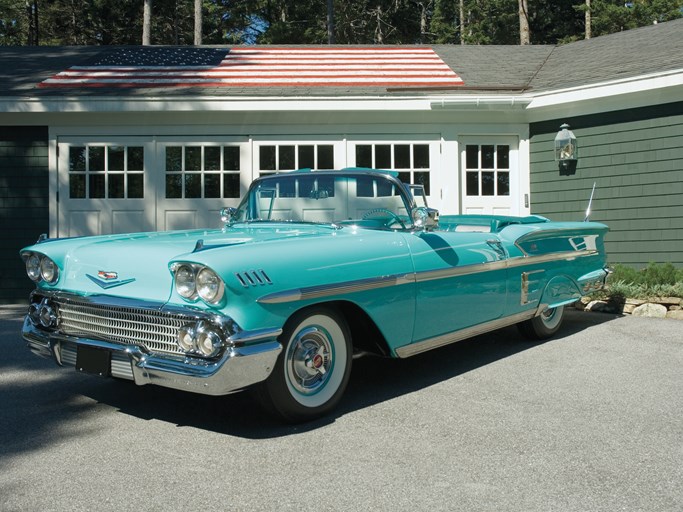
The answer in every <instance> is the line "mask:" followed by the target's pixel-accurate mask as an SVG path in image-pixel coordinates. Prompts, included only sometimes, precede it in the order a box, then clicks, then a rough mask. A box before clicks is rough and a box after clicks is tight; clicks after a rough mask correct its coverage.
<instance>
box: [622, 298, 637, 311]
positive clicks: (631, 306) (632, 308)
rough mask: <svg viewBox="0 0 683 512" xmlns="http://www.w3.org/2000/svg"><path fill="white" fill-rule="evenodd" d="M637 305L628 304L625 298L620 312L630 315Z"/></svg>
mask: <svg viewBox="0 0 683 512" xmlns="http://www.w3.org/2000/svg"><path fill="white" fill-rule="evenodd" d="M637 306H638V305H636V304H629V303H628V300H627V301H626V304H624V309H623V311H622V312H623V313H624V314H626V315H630V314H631V313H633V310H634V309H636V307H637Z"/></svg>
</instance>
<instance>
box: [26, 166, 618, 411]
mask: <svg viewBox="0 0 683 512" xmlns="http://www.w3.org/2000/svg"><path fill="white" fill-rule="evenodd" d="M397 176H398V174H397V173H396V172H392V171H377V170H371V169H343V170H341V171H311V170H300V171H294V172H289V173H280V174H273V175H270V176H264V177H261V178H259V179H257V180H255V181H254V182H253V183H252V185H251V187H250V188H249V191H248V193H247V194H246V196H245V197H244V199H243V201H242V202H241V204H240V206H239V207H238V208H225V209H224V210H223V211H222V212H221V215H222V223H223V227H222V228H220V229H206V230H189V231H172V232H155V233H149V232H148V233H135V234H115V235H104V236H94V237H82V238H71V239H48V238H47V237H45V236H41V238H40V239H39V241H38V242H37V243H36V244H34V245H32V246H30V247H26V248H24V249H23V250H22V251H21V257H22V258H23V259H24V261H25V263H26V271H27V273H28V276H29V277H30V278H31V279H32V280H33V281H34V282H35V283H36V289H35V290H34V291H33V292H32V294H31V297H30V303H29V308H28V312H27V315H26V318H25V321H24V324H23V337H24V338H25V340H26V341H27V344H28V347H29V348H30V349H31V350H32V351H34V352H35V353H37V354H40V355H45V356H48V357H51V358H53V359H55V360H56V362H57V363H58V364H60V365H63V366H70V367H75V369H76V370H78V371H81V372H87V373H93V374H98V375H102V376H111V377H117V378H121V379H129V380H132V381H134V382H135V383H136V384H138V385H144V384H155V385H159V386H166V387H169V388H174V389H178V390H184V391H190V392H194V393H203V394H208V395H224V394H228V393H232V392H235V391H240V390H244V389H247V388H254V389H255V391H256V393H255V396H257V397H259V400H260V401H261V402H262V404H263V405H264V406H265V407H267V408H268V409H270V410H271V411H272V412H274V413H276V414H278V415H279V416H280V417H282V418H284V419H285V420H288V421H292V422H297V421H306V420H310V419H312V418H316V417H319V416H321V415H324V414H326V413H328V412H329V411H330V410H332V409H333V408H334V407H335V405H336V404H337V403H338V402H339V400H340V398H341V396H342V394H343V392H344V389H345V387H346V385H347V383H348V381H349V375H350V370H351V365H352V361H353V359H354V357H356V356H360V355H365V354H368V353H374V354H378V355H381V356H386V357H397V358H406V357H409V356H412V355H414V354H419V353H421V352H423V351H426V350H430V349H434V348H437V347H441V346H443V345H446V344H449V343H453V342H456V341H459V340H462V339H465V338H468V337H472V336H475V335H479V334H482V333H485V332H488V331H491V330H494V329H499V328H502V327H505V326H508V325H512V324H517V325H519V328H520V331H521V332H522V333H523V334H524V335H526V336H527V337H530V338H534V339H544V338H548V337H550V336H552V335H553V334H554V333H555V332H556V331H557V330H558V328H559V327H560V323H561V322H562V318H563V311H564V306H565V305H567V304H570V303H572V302H574V301H576V300H577V299H578V298H579V297H581V295H583V294H585V293H587V292H589V291H593V290H596V289H600V288H601V287H602V286H603V285H604V282H605V278H606V276H607V270H606V269H605V263H606V262H605V251H604V236H605V234H606V232H607V230H608V228H607V227H606V226H605V225H603V224H599V223H594V222H551V221H549V220H548V219H546V218H543V217H540V216H527V217H511V216H494V215H447V216H446V215H444V216H441V217H439V214H438V211H436V210H434V209H431V208H429V207H428V206H427V204H426V196H425V194H424V188H423V187H420V186H411V185H406V184H404V183H402V182H401V181H399V179H398V178H397Z"/></svg>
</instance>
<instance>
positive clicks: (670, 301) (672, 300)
mask: <svg viewBox="0 0 683 512" xmlns="http://www.w3.org/2000/svg"><path fill="white" fill-rule="evenodd" d="M652 302H656V303H657V304H664V305H669V306H680V305H681V299H680V298H679V297H657V298H656V299H654V300H653V301H652Z"/></svg>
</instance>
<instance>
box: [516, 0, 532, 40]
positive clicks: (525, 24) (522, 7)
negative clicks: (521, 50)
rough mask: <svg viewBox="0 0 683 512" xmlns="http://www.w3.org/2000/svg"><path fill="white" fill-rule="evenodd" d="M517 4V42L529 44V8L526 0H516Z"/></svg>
mask: <svg viewBox="0 0 683 512" xmlns="http://www.w3.org/2000/svg"><path fill="white" fill-rule="evenodd" d="M518 4H519V44H522V45H524V44H531V34H530V30H529V10H528V9H527V0H518Z"/></svg>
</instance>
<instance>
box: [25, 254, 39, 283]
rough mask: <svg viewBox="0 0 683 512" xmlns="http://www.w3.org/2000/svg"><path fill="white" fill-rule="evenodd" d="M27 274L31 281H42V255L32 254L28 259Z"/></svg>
mask: <svg viewBox="0 0 683 512" xmlns="http://www.w3.org/2000/svg"><path fill="white" fill-rule="evenodd" d="M26 273H27V274H28V277H30V278H31V281H35V282H38V281H40V255H39V254H36V253H31V254H29V255H28V258H26Z"/></svg>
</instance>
